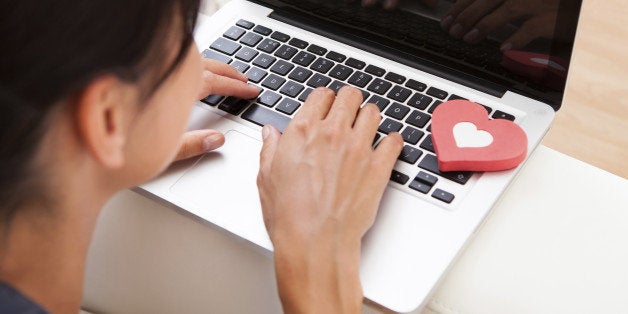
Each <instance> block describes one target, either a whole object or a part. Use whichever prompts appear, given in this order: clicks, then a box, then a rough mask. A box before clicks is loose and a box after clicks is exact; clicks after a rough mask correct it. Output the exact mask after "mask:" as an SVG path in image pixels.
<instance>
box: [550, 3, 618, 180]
mask: <svg viewBox="0 0 628 314" xmlns="http://www.w3.org/2000/svg"><path fill="white" fill-rule="evenodd" d="M627 16H628V6H627V5H626V2H625V1H624V0H606V1H596V0H585V1H584V3H583V6H582V13H581V17H580V24H579V25H578V33H577V35H576V45H575V49H574V56H573V59H572V64H571V69H570V73H569V79H568V85H567V91H566V95H565V100H564V101H563V107H562V108H561V110H559V111H558V114H557V115H556V120H555V121H554V125H553V126H552V129H551V130H550V132H549V133H548V135H547V137H546V138H545V139H544V141H543V144H544V145H546V146H548V147H550V148H552V149H555V150H557V151H559V152H562V153H564V154H566V155H569V156H572V157H574V158H576V159H579V160H582V161H584V162H587V163H589V164H592V165H594V166H596V167H599V168H601V169H604V170H606V171H609V172H611V173H614V174H617V175H619V176H621V177H624V178H628V82H627V81H628V53H627V51H626V49H628V27H626V26H625V25H624V23H623V22H622V20H623V19H624V18H626V17H627Z"/></svg>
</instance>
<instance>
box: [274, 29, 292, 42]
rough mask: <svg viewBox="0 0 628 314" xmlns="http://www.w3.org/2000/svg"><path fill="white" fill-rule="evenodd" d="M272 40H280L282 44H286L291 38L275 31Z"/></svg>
mask: <svg viewBox="0 0 628 314" xmlns="http://www.w3.org/2000/svg"><path fill="white" fill-rule="evenodd" d="M270 38H272V39H276V40H279V41H280V42H282V43H285V42H286V41H288V39H290V36H288V35H286V34H284V33H282V32H277V31H275V32H274V33H273V34H272V35H270Z"/></svg>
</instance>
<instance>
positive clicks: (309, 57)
mask: <svg viewBox="0 0 628 314" xmlns="http://www.w3.org/2000/svg"><path fill="white" fill-rule="evenodd" d="M314 59H316V56H315V55H313V54H311V53H307V52H305V51H301V52H299V53H297V55H296V56H295V57H294V59H292V61H293V62H294V63H296V64H298V65H302V66H304V67H307V66H310V64H312V61H314Z"/></svg>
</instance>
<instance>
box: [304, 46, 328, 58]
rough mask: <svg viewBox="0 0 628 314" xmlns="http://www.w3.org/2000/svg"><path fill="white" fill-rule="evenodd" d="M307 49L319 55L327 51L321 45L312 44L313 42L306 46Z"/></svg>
mask: <svg viewBox="0 0 628 314" xmlns="http://www.w3.org/2000/svg"><path fill="white" fill-rule="evenodd" d="M307 51H309V52H311V53H314V54H317V55H319V56H322V55H324V54H326V53H327V49H325V48H323V47H321V46H317V45H314V44H312V45H310V46H309V47H307Z"/></svg>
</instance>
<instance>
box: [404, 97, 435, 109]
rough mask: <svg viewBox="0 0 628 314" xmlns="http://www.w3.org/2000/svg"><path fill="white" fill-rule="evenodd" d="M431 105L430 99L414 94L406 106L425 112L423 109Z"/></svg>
mask: <svg viewBox="0 0 628 314" xmlns="http://www.w3.org/2000/svg"><path fill="white" fill-rule="evenodd" d="M431 103H432V97H430V96H425V95H423V94H419V93H415V94H414V96H412V98H410V100H409V101H408V105H410V106H412V107H414V108H417V109H421V110H425V108H427V106H429V105H430V104H431Z"/></svg>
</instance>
